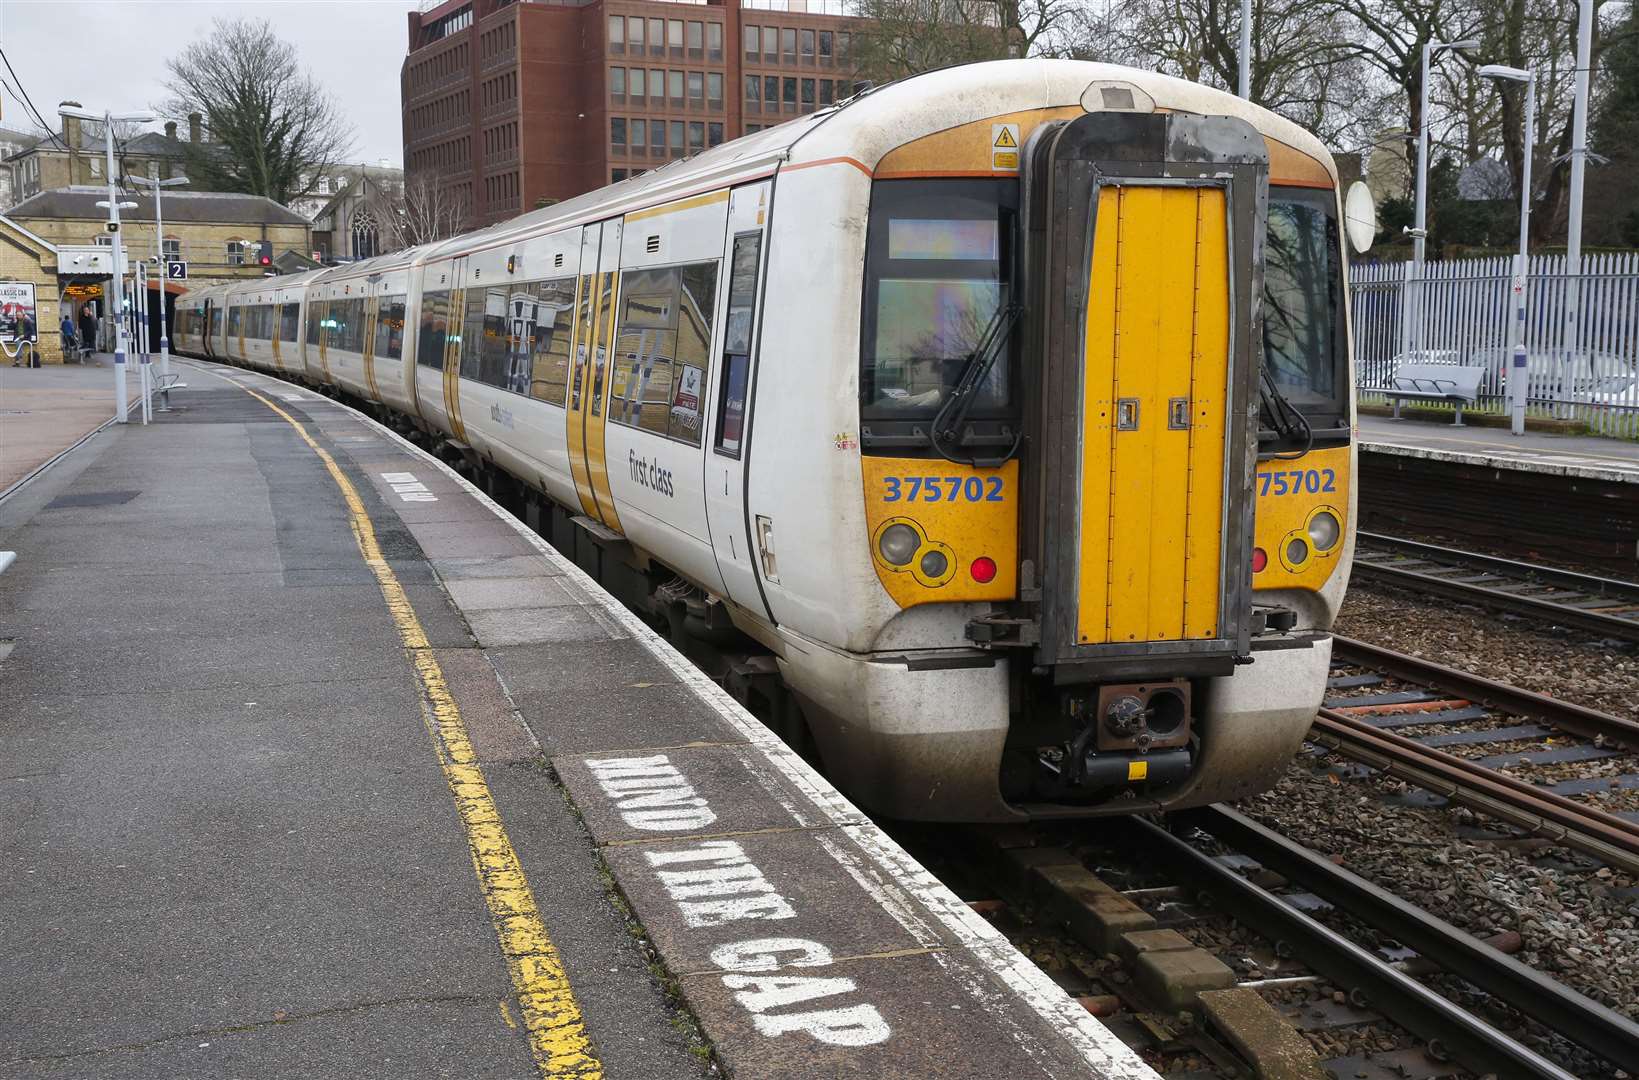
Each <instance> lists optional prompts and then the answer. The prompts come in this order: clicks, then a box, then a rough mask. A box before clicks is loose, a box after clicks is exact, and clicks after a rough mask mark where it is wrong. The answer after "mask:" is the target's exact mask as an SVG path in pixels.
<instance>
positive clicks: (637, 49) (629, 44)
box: [626, 15, 643, 56]
mask: <svg viewBox="0 0 1639 1080" xmlns="http://www.w3.org/2000/svg"><path fill="white" fill-rule="evenodd" d="M626 51H627V52H629V53H631V54H632V55H633V56H642V55H643V20H642V19H640V18H638V17H637V16H636V15H633V16H632V17H631V18H630V19H627V20H626Z"/></svg>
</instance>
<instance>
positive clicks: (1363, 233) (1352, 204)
mask: <svg viewBox="0 0 1639 1080" xmlns="http://www.w3.org/2000/svg"><path fill="white" fill-rule="evenodd" d="M1343 231H1344V232H1345V233H1346V234H1347V235H1348V237H1349V246H1350V247H1352V248H1354V249H1355V251H1356V252H1357V253H1359V254H1361V255H1364V254H1365V253H1366V252H1368V251H1370V250H1371V249H1372V241H1373V240H1374V239H1376V238H1377V200H1376V199H1374V198H1372V189H1371V188H1369V187H1367V186H1366V182H1365V181H1364V180H1356V181H1355V182H1354V183H1352V184H1350V185H1349V194H1348V195H1347V196H1345V197H1344V199H1343Z"/></svg>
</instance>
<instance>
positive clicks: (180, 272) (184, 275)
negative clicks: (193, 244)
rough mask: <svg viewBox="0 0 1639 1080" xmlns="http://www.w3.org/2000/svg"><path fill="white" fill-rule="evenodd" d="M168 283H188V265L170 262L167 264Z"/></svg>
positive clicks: (166, 275) (166, 276)
mask: <svg viewBox="0 0 1639 1080" xmlns="http://www.w3.org/2000/svg"><path fill="white" fill-rule="evenodd" d="M165 280H166V281H187V280H188V264H187V263H185V262H169V263H166V264H165Z"/></svg>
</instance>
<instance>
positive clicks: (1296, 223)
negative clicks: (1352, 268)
mask: <svg viewBox="0 0 1639 1080" xmlns="http://www.w3.org/2000/svg"><path fill="white" fill-rule="evenodd" d="M1338 259H1339V256H1338V226H1337V218H1336V208H1335V204H1334V202H1333V195H1332V193H1331V192H1330V191H1317V190H1310V189H1306V188H1282V187H1271V188H1270V189H1269V225H1268V232H1267V240H1266V242H1265V244H1264V276H1263V294H1264V318H1263V343H1264V363H1265V364H1266V365H1267V366H1268V370H1269V374H1270V375H1271V376H1272V378H1273V382H1274V383H1275V386H1276V388H1278V389H1279V391H1280V394H1281V396H1283V397H1285V399H1286V400H1287V401H1288V402H1289V403H1290V404H1291V405H1292V406H1294V407H1295V408H1296V409H1297V410H1298V411H1299V412H1301V413H1303V415H1304V418H1305V419H1306V420H1307V421H1308V423H1309V425H1310V426H1311V427H1312V428H1313V429H1315V430H1316V432H1317V433H1318V432H1319V431H1321V430H1323V429H1324V430H1336V429H1339V428H1344V427H1346V426H1347V424H1348V397H1347V394H1348V391H1349V387H1348V385H1347V382H1348V380H1347V378H1346V372H1347V357H1346V355H1345V346H1344V342H1343V340H1342V335H1341V333H1340V328H1341V326H1342V315H1341V313H1342V310H1343V279H1342V272H1341V268H1340V267H1339V264H1338ZM1265 412H1266V413H1267V412H1268V409H1267V407H1266V409H1265ZM1268 420H1269V418H1268V417H1267V416H1266V423H1267V422H1268Z"/></svg>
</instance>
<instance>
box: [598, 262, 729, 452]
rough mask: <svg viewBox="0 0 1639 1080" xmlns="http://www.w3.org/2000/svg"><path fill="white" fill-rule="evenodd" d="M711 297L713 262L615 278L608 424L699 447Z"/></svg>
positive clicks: (714, 288) (714, 293) (713, 295)
mask: <svg viewBox="0 0 1639 1080" xmlns="http://www.w3.org/2000/svg"><path fill="white" fill-rule="evenodd" d="M716 296H717V263H716V262H704V263H693V264H690V265H687V266H668V267H656V268H653V269H645V270H628V271H626V272H625V273H624V274H622V275H621V282H620V309H619V319H620V327H619V331H618V333H617V335H616V337H615V354H614V371H613V375H612V377H613V380H614V382H613V385H612V386H611V388H610V403H609V418H610V419H611V420H613V421H615V422H616V423H618V424H625V425H626V426H628V427H635V428H641V429H643V430H644V431H650V432H653V433H654V434H656V435H663V436H665V437H667V438H670V439H676V440H678V441H680V442H686V443H689V444H690V445H692V446H699V445H700V412H701V410H700V403H701V398H702V397H703V396H704V394H705V388H706V364H707V359H708V357H709V356H710V352H711V318H712V311H713V310H714V304H715V301H716Z"/></svg>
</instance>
